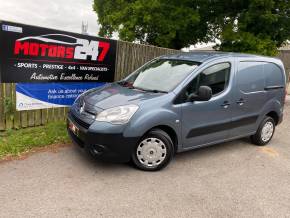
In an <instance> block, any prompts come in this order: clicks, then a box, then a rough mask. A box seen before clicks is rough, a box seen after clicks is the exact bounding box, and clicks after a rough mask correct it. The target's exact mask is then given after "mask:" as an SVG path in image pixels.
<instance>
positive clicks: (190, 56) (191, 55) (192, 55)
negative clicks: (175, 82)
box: [161, 51, 279, 63]
mask: <svg viewBox="0 0 290 218" xmlns="http://www.w3.org/2000/svg"><path fill="white" fill-rule="evenodd" d="M222 57H241V58H251V60H253V59H259V60H261V59H266V60H268V61H269V60H270V59H271V60H276V61H277V60H279V59H278V58H271V57H266V56H261V55H252V54H243V53H234V52H218V51H210V52H183V53H179V54H172V55H164V56H162V57H161V58H164V59H177V60H187V61H195V62H200V63H202V62H205V61H208V60H211V59H217V58H222ZM276 61H275V62H276Z"/></svg>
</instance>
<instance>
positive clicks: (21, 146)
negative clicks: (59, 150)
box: [0, 122, 70, 159]
mask: <svg viewBox="0 0 290 218" xmlns="http://www.w3.org/2000/svg"><path fill="white" fill-rule="evenodd" d="M69 141H70V140H69V137H68V134H67V132H66V124H65V122H55V123H49V124H47V125H45V126H39V127H32V128H25V129H20V130H7V131H4V132H0V159H2V158H4V157H5V156H19V155H21V153H23V152H27V151H30V150H31V149H33V148H37V147H44V146H47V145H51V144H65V143H68V142H69Z"/></svg>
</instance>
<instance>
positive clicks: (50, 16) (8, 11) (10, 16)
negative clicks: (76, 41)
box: [0, 0, 99, 36]
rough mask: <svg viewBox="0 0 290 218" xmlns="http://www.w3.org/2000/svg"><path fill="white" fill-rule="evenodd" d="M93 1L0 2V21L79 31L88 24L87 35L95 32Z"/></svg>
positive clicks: (9, 0)
mask: <svg viewBox="0 0 290 218" xmlns="http://www.w3.org/2000/svg"><path fill="white" fill-rule="evenodd" d="M92 5H93V0H0V20H6V21H14V22H19V23H23V24H29V25H36V26H41V27H47V28H53V29H59V30H65V31H70V32H76V33H80V32H81V25H82V21H85V22H88V24H89V29H88V33H89V34H90V35H95V36H96V35H97V34H98V31H99V24H98V21H97V20H98V17H97V14H96V13H95V12H94V11H93V9H92Z"/></svg>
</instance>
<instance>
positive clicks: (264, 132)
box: [251, 116, 276, 146]
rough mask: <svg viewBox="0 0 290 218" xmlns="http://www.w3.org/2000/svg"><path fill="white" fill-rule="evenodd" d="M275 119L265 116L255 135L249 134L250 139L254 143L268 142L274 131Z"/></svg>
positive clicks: (262, 143) (263, 143) (264, 143)
mask: <svg viewBox="0 0 290 218" xmlns="http://www.w3.org/2000/svg"><path fill="white" fill-rule="evenodd" d="M275 125H276V124H275V121H274V119H273V118H272V117H268V116H266V117H265V118H264V120H263V121H262V122H261V124H260V126H259V128H258V130H257V132H256V134H255V135H252V136H251V140H252V142H253V143H254V144H256V145H260V146H262V145H266V144H268V143H269V142H270V141H271V139H272V137H273V135H274V132H275Z"/></svg>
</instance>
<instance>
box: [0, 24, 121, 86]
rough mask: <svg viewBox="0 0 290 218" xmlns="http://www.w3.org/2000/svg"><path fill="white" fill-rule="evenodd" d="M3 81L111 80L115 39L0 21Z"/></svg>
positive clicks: (0, 72)
mask: <svg viewBox="0 0 290 218" xmlns="http://www.w3.org/2000/svg"><path fill="white" fill-rule="evenodd" d="M0 25H1V29H0V82H2V83H18V82H30V83H31V82H38V83H40V82H80V81H87V82H112V81H113V80H114V74H115V61H116V47H117V42H116V41H115V40H110V39H105V38H97V37H92V36H87V35H81V34H76V33H69V32H64V31H59V30H53V29H47V28H41V27H35V26H29V25H23V24H18V23H11V22H5V21H2V22H0Z"/></svg>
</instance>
